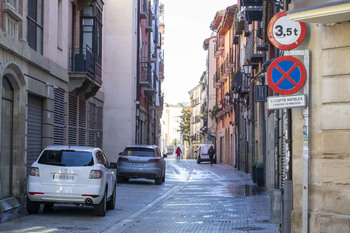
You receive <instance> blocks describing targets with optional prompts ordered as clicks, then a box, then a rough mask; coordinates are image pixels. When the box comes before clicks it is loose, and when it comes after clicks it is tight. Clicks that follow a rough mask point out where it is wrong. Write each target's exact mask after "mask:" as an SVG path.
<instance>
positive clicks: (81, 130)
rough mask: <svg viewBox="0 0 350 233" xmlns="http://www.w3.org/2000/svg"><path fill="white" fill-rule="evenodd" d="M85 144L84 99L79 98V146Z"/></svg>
mask: <svg viewBox="0 0 350 233" xmlns="http://www.w3.org/2000/svg"><path fill="white" fill-rule="evenodd" d="M85 145H86V101H85V100H83V99H79V146H85Z"/></svg>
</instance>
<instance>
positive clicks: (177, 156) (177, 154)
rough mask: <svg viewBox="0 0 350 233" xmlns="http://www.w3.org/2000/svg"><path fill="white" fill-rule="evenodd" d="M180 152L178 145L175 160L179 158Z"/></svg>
mask: <svg viewBox="0 0 350 233" xmlns="http://www.w3.org/2000/svg"><path fill="white" fill-rule="evenodd" d="M181 153H182V151H181V149H180V147H179V146H178V147H177V149H176V160H180V155H181Z"/></svg>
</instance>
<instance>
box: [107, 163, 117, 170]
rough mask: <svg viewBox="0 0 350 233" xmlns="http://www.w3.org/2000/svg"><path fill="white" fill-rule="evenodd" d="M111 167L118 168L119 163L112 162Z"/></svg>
mask: <svg viewBox="0 0 350 233" xmlns="http://www.w3.org/2000/svg"><path fill="white" fill-rule="evenodd" d="M109 168H110V169H117V168H118V165H117V163H110V164H109Z"/></svg>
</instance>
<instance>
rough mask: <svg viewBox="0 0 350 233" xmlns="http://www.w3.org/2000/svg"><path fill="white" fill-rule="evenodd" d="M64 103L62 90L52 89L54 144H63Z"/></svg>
mask: <svg viewBox="0 0 350 233" xmlns="http://www.w3.org/2000/svg"><path fill="white" fill-rule="evenodd" d="M64 122H65V104H64V90H63V89H61V88H56V89H54V144H55V145H63V144H64V130H65V128H64Z"/></svg>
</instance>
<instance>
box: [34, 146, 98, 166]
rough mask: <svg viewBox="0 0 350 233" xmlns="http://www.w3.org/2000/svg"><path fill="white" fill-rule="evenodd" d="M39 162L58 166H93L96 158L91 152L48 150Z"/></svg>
mask: <svg viewBox="0 0 350 233" xmlns="http://www.w3.org/2000/svg"><path fill="white" fill-rule="evenodd" d="M38 163H40V164H47V165H56V166H67V167H80V166H92V165H94V160H93V157H92V153H91V152H82V151H64V150H63V151H57V150H46V151H44V153H43V154H42V155H41V157H40V159H39V161H38Z"/></svg>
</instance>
